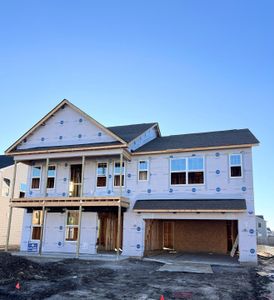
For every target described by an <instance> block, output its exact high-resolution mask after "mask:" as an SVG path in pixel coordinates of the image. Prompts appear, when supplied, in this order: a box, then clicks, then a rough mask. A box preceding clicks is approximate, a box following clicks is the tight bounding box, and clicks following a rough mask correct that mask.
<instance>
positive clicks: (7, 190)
mask: <svg viewBox="0 0 274 300" xmlns="http://www.w3.org/2000/svg"><path fill="white" fill-rule="evenodd" d="M9 193H10V179H9V178H6V177H4V178H3V185H2V196H3V197H8V196H9Z"/></svg>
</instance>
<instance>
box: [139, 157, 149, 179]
mask: <svg viewBox="0 0 274 300" xmlns="http://www.w3.org/2000/svg"><path fill="white" fill-rule="evenodd" d="M138 180H139V181H147V180H148V161H147V160H140V161H139V164H138Z"/></svg>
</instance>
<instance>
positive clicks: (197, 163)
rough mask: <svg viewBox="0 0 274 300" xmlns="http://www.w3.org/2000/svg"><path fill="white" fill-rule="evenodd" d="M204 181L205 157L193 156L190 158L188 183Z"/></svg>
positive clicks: (201, 182)
mask: <svg viewBox="0 0 274 300" xmlns="http://www.w3.org/2000/svg"><path fill="white" fill-rule="evenodd" d="M203 183H204V159H203V158H202V157H191V158H189V159H188V184H203Z"/></svg>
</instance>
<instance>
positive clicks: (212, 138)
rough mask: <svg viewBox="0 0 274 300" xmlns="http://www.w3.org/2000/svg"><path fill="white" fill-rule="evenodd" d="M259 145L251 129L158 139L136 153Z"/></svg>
mask: <svg viewBox="0 0 274 300" xmlns="http://www.w3.org/2000/svg"><path fill="white" fill-rule="evenodd" d="M255 144H259V141H258V140H257V139H256V137H255V136H254V135H253V134H252V133H251V132H250V130H249V129H234V130H225V131H212V132H202V133H190V134H180V135H170V136H163V137H158V138H156V139H154V140H152V141H151V142H149V143H147V144H145V145H143V146H142V147H140V148H138V149H137V150H136V151H135V153H141V152H142V153H143V152H157V151H169V150H178V149H199V148H210V147H211V148H214V147H226V146H244V145H255Z"/></svg>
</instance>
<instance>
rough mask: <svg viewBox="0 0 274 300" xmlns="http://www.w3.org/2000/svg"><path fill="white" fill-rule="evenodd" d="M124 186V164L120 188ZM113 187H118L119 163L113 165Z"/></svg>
mask: <svg viewBox="0 0 274 300" xmlns="http://www.w3.org/2000/svg"><path fill="white" fill-rule="evenodd" d="M124 184H125V164H124V163H123V166H122V186H124ZM114 186H120V162H115V163H114Z"/></svg>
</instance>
